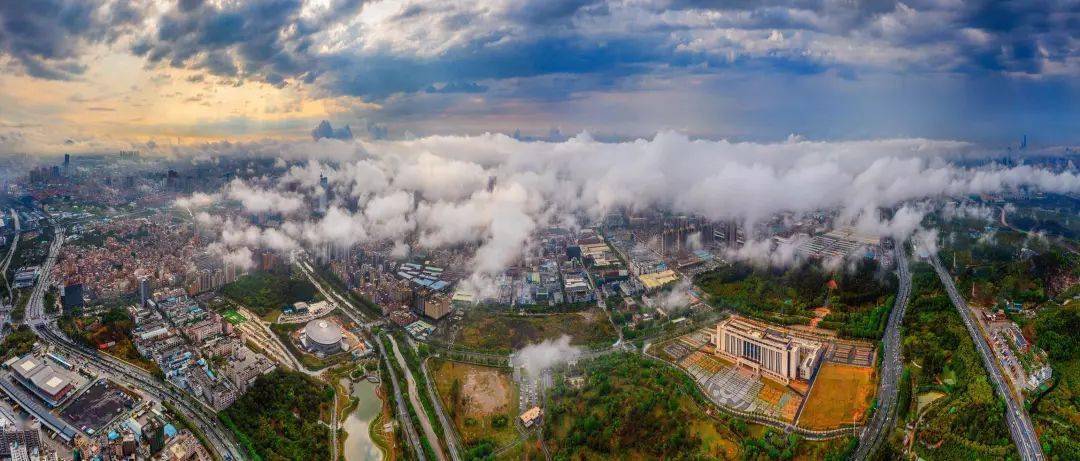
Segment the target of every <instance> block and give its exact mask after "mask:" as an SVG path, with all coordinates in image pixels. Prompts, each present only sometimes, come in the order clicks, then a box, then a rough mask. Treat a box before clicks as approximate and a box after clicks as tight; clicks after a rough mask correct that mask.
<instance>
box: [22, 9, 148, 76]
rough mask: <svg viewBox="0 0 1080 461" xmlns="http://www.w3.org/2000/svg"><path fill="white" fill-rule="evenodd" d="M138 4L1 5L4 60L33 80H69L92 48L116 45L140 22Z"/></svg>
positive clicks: (140, 15) (79, 69) (79, 72)
mask: <svg viewBox="0 0 1080 461" xmlns="http://www.w3.org/2000/svg"><path fill="white" fill-rule="evenodd" d="M140 6H141V5H139V4H138V3H132V2H127V1H100V0H97V1H82V0H40V1H37V0H35V1H32V2H20V1H5V2H0V55H6V56H8V57H10V58H12V60H13V61H14V62H15V63H16V65H17V69H18V70H20V71H22V72H25V73H27V74H29V75H31V76H33V77H37V78H42V79H48V80H71V79H74V78H77V77H79V76H80V75H81V74H82V73H83V72H84V71H85V70H86V65H85V64H83V63H82V58H83V55H84V53H86V52H87V48H88V47H89V46H90V45H93V44H98V43H106V44H108V43H113V42H115V41H116V40H117V39H118V38H119V37H120V36H122V35H125V34H128V33H131V32H132V30H133V26H134V24H137V23H138V22H140V21H141V20H142V16H143V11H142V10H141V8H140Z"/></svg>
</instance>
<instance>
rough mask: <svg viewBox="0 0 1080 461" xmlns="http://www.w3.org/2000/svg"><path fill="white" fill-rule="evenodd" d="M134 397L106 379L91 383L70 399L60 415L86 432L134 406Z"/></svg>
mask: <svg viewBox="0 0 1080 461" xmlns="http://www.w3.org/2000/svg"><path fill="white" fill-rule="evenodd" d="M135 403H136V402H135V399H134V398H133V397H131V396H130V395H128V394H127V393H125V392H124V391H123V390H121V389H120V388H118V387H116V386H114V385H113V384H112V383H110V382H108V381H106V380H99V381H97V382H95V383H94V384H92V385H91V386H90V388H88V389H86V391H84V392H83V393H82V394H80V395H79V396H77V397H75V398H74V399H72V401H71V402H70V403H68V405H67V406H66V407H64V409H63V410H61V411H60V417H61V418H63V419H64V420H65V421H67V422H68V423H69V424H71V425H72V426H75V427H77V428H79V430H81V431H83V432H86V433H87V434H93V433H96V432H98V431H100V430H101V428H103V427H105V426H106V425H107V424H108V423H109V422H111V421H112V420H113V419H115V418H116V417H117V416H119V415H121V414H123V413H125V412H127V411H128V410H131V409H132V408H134V407H135Z"/></svg>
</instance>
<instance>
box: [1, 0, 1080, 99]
mask: <svg viewBox="0 0 1080 461" xmlns="http://www.w3.org/2000/svg"><path fill="white" fill-rule="evenodd" d="M1072 7H1073V5H1072V3H1071V2H1069V1H1068V0H1051V1H1046V2H994V1H978V2H893V1H887V2H861V3H857V4H843V5H840V4H836V3H834V2H792V3H787V2H771V1H767V2H695V1H671V0H651V1H633V2H624V1H594V0H568V1H564V0H560V1H552V0H528V1H520V0H516V1H509V0H497V1H448V0H436V1H431V0H427V1H419V0H405V1H400V2H398V1H389V0H379V1H372V2H360V1H357V0H335V1H329V2H321V1H314V0H253V1H247V2H203V1H191V2H187V1H185V2H178V3H176V4H173V5H158V4H156V3H155V2H146V3H141V2H140V3H135V4H134V6H132V5H130V4H129V3H128V2H122V1H114V0H96V1H89V2H86V1H78V2H76V1H62V0H45V1H36V2H4V3H3V5H2V6H0V8H2V9H0V17H3V18H5V21H4V22H3V24H2V25H0V52H2V53H4V54H7V55H10V56H12V57H13V58H15V60H16V61H17V62H19V63H20V67H21V68H22V69H24V70H25V71H27V72H28V73H31V74H32V75H35V76H39V77H43V78H53V79H70V78H73V77H75V76H77V75H79V74H81V73H82V72H83V70H84V69H85V64H83V59H82V58H83V56H84V55H85V54H87V52H88V51H87V47H88V45H89V44H96V43H120V42H122V43H124V44H129V48H130V51H131V52H132V53H134V54H135V55H138V56H142V57H144V58H145V59H146V60H147V61H149V62H150V63H151V64H155V65H158V64H160V65H164V66H169V67H178V68H187V69H192V70H197V71H203V72H206V73H207V74H210V75H215V76H219V77H224V78H228V79H240V80H253V81H258V82H263V83H267V84H270V85H274V86H284V85H289V84H293V85H315V86H317V87H318V88H320V89H321V90H323V91H326V92H329V93H331V94H336V95H342V94H346V95H356V96H363V97H365V98H366V99H369V100H382V99H386V98H389V97H391V96H392V95H395V94H401V93H416V92H425V93H441V94H455V93H482V92H486V91H487V90H488V85H487V84H485V85H480V84H478V83H476V82H477V81H485V82H486V81H492V80H495V81H498V80H509V79H516V78H527V77H535V76H542V75H555V74H570V75H575V74H589V75H597V76H601V77H602V78H601V79H600V80H601V81H603V82H604V84H606V85H610V84H612V83H613V82H617V81H620V80H623V79H624V78H625V77H627V76H631V75H643V74H649V75H655V74H657V73H659V72H660V71H662V70H670V69H683V73H702V72H720V71H722V70H723V69H726V68H731V67H739V68H768V69H771V70H774V71H780V72H785V73H792V74H796V75H798V74H804V73H814V74H816V73H821V72H825V71H829V70H832V71H835V72H837V73H838V74H843V75H848V76H852V75H856V74H858V73H860V72H879V71H884V72H887V73H895V74H901V75H907V74H909V73H912V72H917V73H926V74H934V73H940V72H946V73H952V72H956V73H970V74H995V75H1005V76H1013V77H1022V78H1032V77H1034V78H1041V77H1047V76H1064V77H1070V76H1071V77H1075V76H1076V75H1077V74H1078V73H1080V51H1078V49H1077V47H1076V44H1075V34H1076V28H1077V26H1076V24H1075V17H1074V15H1073V14H1071V12H1070V10H1071V8H1072ZM121 37H123V38H124V40H119V39H120V38H121ZM200 75H201V74H200Z"/></svg>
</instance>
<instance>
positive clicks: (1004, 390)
mask: <svg viewBox="0 0 1080 461" xmlns="http://www.w3.org/2000/svg"><path fill="white" fill-rule="evenodd" d="M930 263H931V264H933V266H934V270H935V271H937V274H938V278H940V279H941V283H942V285H945V290H946V291H948V292H949V299H951V300H952V302H953V306H955V307H956V310H957V311H959V312H960V318H961V319H962V320H963V321H964V326H966V327H967V329H968V333H969V334H970V335H971V340H972V342H974V343H975V349H978V351H979V355H981V356H982V360H983V367H985V368H986V372H987V374H988V375H989V376H990V381H991V382H993V384H994V388H996V389H997V393H998V395H999V396H1001V398H1002V400H1004V401H1005V422H1006V423H1007V424H1008V426H1009V434H1010V435H1011V436H1012V439H1013V442H1014V443H1016V449H1017V451H1019V452H1020V458H1021V459H1023V460H1025V461H1032V460H1042V459H1045V456H1044V455H1043V452H1042V447H1041V446H1040V445H1039V437H1038V436H1037V435H1035V427H1034V426H1032V424H1031V418H1029V417H1028V414H1027V411H1025V410H1024V406H1023V404H1022V402H1018V401H1017V398H1016V396H1015V395H1014V394H1013V393H1012V391H1011V390H1010V388H1009V385H1008V383H1006V382H1005V377H1004V376H1002V373H1001V369H1000V368H998V364H997V359H996V358H994V351H992V350H991V349H990V346H989V345H988V344H987V343H986V338H984V337H983V335H982V332H980V330H979V325H978V324H976V323H975V320H974V319H972V318H971V309H969V308H968V305H967V301H965V300H964V297H963V296H961V295H960V293H959V292H958V291H957V290H956V284H955V283H953V278H952V275H951V274H949V272H948V271H947V270H945V267H944V266H942V265H941V261H940V260H939V259H938V256H937V254H934V255H933V256H931V257H930Z"/></svg>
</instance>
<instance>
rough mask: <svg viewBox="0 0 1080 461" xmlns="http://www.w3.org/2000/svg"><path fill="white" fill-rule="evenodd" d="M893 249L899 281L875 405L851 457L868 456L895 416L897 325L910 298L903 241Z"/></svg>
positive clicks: (899, 368) (898, 371)
mask: <svg viewBox="0 0 1080 461" xmlns="http://www.w3.org/2000/svg"><path fill="white" fill-rule="evenodd" d="M894 252H895V255H896V258H895V259H896V272H897V277H898V278H899V279H900V283H899V287H898V288H897V291H896V300H895V302H894V303H893V308H892V312H890V313H889V323H888V324H887V326H886V327H885V336H884V337H883V338H882V343H883V344H884V350H883V351H882V354H881V381H880V382H879V383H878V409H877V411H876V412H875V413H874V417H873V418H871V420H870V424H868V425H867V426H866V428H865V429H864V430H863V432H862V434H861V435H860V436H859V447H858V449H856V451H855V456H854V459H856V460H859V461H863V460H865V459H867V458H869V457H870V454H871V453H873V452H874V449H875V448H877V446H878V444H879V443H881V441H882V440H884V439H885V437H886V436H887V434H888V433H889V430H890V428H892V427H893V424H894V421H893V420H894V418H895V417H896V396H897V392H898V391H899V387H898V386H899V384H900V375H901V372H902V371H903V369H904V366H903V361H902V360H901V359H900V326H901V325H902V324H903V323H904V312H905V311H906V310H907V306H908V301H909V300H910V298H911V271H910V270H909V268H908V259H907V255H906V254H904V249H903V245H902V244H897V245H896V248H895V249H894Z"/></svg>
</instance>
